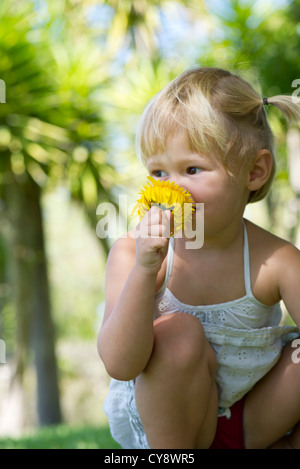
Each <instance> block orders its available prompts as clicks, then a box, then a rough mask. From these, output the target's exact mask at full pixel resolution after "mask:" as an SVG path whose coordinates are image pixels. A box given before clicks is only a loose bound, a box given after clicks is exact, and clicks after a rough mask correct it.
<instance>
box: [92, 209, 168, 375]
mask: <svg viewBox="0 0 300 469" xmlns="http://www.w3.org/2000/svg"><path fill="white" fill-rule="evenodd" d="M168 224H169V215H168V214H167V212H165V213H163V212H162V211H161V210H159V209H158V208H157V207H153V208H152V209H151V210H150V211H149V212H148V213H147V214H146V215H145V217H144V218H143V220H142V221H141V223H140V225H139V226H138V229H137V232H136V234H135V238H136V239H135V241H134V240H133V239H132V238H131V237H126V238H121V239H119V240H118V241H117V242H116V243H115V245H114V246H113V248H112V250H111V252H110V255H109V258H108V263H107V271H106V291H105V294H106V306H105V314H104V320H103V324H102V327H101V330H100V333H99V339H98V350H99V354H100V357H101V359H102V361H103V363H104V365H105V367H106V370H107V372H108V374H109V375H110V376H112V377H113V378H115V379H118V380H130V379H134V378H135V377H136V376H138V375H139V374H140V373H141V372H142V371H143V370H144V368H145V366H146V365H147V363H148V361H149V358H150V356H151V353H152V348H153V309H154V297H155V288H156V278H157V274H158V272H159V270H160V268H161V265H162V262H163V260H164V258H165V256H166V253H167V247H168V242H169V239H168V238H167V237H164V236H163V235H164V234H165V235H166V233H167V232H168V231H167V230H168ZM150 234H151V236H150Z"/></svg>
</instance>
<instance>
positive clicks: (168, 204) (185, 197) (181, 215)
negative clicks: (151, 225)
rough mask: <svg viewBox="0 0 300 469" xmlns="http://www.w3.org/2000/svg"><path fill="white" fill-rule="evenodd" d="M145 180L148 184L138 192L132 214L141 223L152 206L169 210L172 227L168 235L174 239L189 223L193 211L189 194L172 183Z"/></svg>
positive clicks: (152, 179) (149, 177)
mask: <svg viewBox="0 0 300 469" xmlns="http://www.w3.org/2000/svg"><path fill="white" fill-rule="evenodd" d="M147 179H148V182H147V184H146V185H145V186H144V189H142V190H141V191H140V195H141V197H140V198H139V199H138V200H137V204H136V205H135V207H134V208H133V212H132V214H133V213H134V212H136V211H137V212H138V216H139V220H140V221H141V220H142V218H143V217H144V216H145V214H146V213H147V212H148V210H150V208H151V206H153V205H156V206H158V207H159V208H160V209H162V210H171V212H172V225H173V226H172V228H171V233H170V235H171V237H174V235H175V234H177V233H178V231H180V230H181V229H182V228H183V227H184V226H186V223H187V222H189V221H191V218H192V211H193V210H195V209H194V206H193V200H192V198H191V194H190V193H189V192H188V191H186V190H185V189H184V188H183V187H179V185H178V184H175V182H174V181H173V182H170V181H169V180H168V181H159V180H157V179H154V178H153V177H151V176H148V177H147ZM185 204H188V205H185Z"/></svg>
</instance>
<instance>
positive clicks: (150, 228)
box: [135, 206, 171, 275]
mask: <svg viewBox="0 0 300 469" xmlns="http://www.w3.org/2000/svg"><path fill="white" fill-rule="evenodd" d="M170 224H171V212H170V210H166V211H163V210H161V209H160V208H158V207H156V206H154V207H152V208H151V209H150V210H149V211H148V212H147V213H146V215H145V216H144V218H143V219H142V221H141V222H140V223H139V225H138V226H137V228H136V232H135V240H136V264H137V265H138V266H140V267H143V268H144V269H146V271H147V272H148V273H149V274H150V275H157V274H158V272H159V270H160V268H161V265H162V263H163V260H164V258H165V257H166V255H167V252H168V245H169V239H170V230H171V228H170Z"/></svg>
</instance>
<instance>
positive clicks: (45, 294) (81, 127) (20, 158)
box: [0, 0, 115, 424]
mask: <svg viewBox="0 0 300 469" xmlns="http://www.w3.org/2000/svg"><path fill="white" fill-rule="evenodd" d="M59 3H60V4H61V3H62V2H53V3H52V7H54V6H55V5H54V4H56V6H57V5H59ZM65 6H66V7H70V5H69V3H66V4H65ZM0 21H1V28H0V57H1V59H0V77H1V79H3V80H4V82H5V84H6V95H7V96H6V101H7V102H6V104H1V105H0V150H1V158H0V197H1V198H2V200H4V202H5V210H6V215H7V217H8V219H9V221H10V225H9V229H8V230H6V232H5V234H6V239H7V243H8V244H9V246H10V252H11V256H10V257H11V260H12V264H13V276H12V278H13V292H14V300H15V304H16V311H17V354H16V355H17V368H16V369H17V371H16V377H17V378H18V379H19V380H22V376H23V372H24V369H25V367H26V364H27V359H28V349H29V344H31V346H32V350H33V351H34V357H35V367H36V374H37V388H38V392H37V395H38V410H39V420H40V423H41V424H53V423H58V422H60V421H61V410H60V402H59V386H58V371H57V364H56V357H55V332H54V325H53V320H52V314H51V305H50V292H49V282H48V273H47V256H46V249H45V239H44V231H43V215H42V208H41V196H42V193H43V190H44V188H46V187H51V186H54V185H55V184H57V182H59V181H67V184H68V187H69V190H70V193H71V194H72V196H73V197H74V198H75V199H76V200H77V201H78V202H79V203H81V204H83V205H84V207H85V208H86V210H87V213H88V214H90V217H91V219H93V223H94V226H95V207H96V204H97V201H98V202H99V200H110V199H111V196H110V189H111V188H112V186H113V181H114V175H115V173H114V170H113V168H112V167H111V166H110V165H109V164H108V163H107V161H106V153H105V132H106V130H105V125H104V121H103V118H102V116H101V103H100V99H99V93H100V91H101V87H103V86H104V85H105V83H106V81H107V73H106V62H107V60H106V57H105V56H104V54H102V53H101V51H100V50H99V49H98V48H97V49H95V47H94V45H93V43H92V42H91V40H90V39H89V36H88V34H86V36H85V39H83V38H80V39H81V40H80V41H79V40H78V39H79V38H78V37H76V28H74V29H73V28H71V27H70V25H69V24H68V23H67V21H66V19H65V17H64V16H58V17H52V18H50V20H49V18H47V17H46V18H44V17H43V15H42V14H41V13H40V12H39V11H36V10H35V8H34V5H33V4H31V3H29V2H28V1H26V0H20V1H19V2H17V4H12V3H11V2H10V1H9V0H3V1H2V2H1V5H0ZM55 27H56V28H57V27H61V28H62V31H63V33H61V35H60V38H59V40H60V42H59V40H58V39H57V40H54V37H53V36H52V35H53V31H54V30H55ZM62 39H63V44H62V42H61V41H62ZM100 241H101V243H102V245H103V247H104V249H105V252H107V250H108V245H107V240H106V239H102V240H100Z"/></svg>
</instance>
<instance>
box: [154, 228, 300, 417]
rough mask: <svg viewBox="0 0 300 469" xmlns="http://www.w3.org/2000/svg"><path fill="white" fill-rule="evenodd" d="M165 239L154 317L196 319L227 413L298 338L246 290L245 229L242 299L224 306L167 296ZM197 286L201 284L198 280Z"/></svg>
mask: <svg viewBox="0 0 300 469" xmlns="http://www.w3.org/2000/svg"><path fill="white" fill-rule="evenodd" d="M174 243H175V240H174V238H171V239H170V244H169V252H168V259H167V268H166V276H165V280H164V283H163V285H162V287H161V288H160V290H159V291H158V292H157V294H156V297H155V310H154V317H155V318H158V317H160V316H163V315H165V314H173V313H180V312H184V313H187V314H192V315H193V316H195V317H197V318H198V319H199V321H201V324H202V326H203V328H204V331H205V335H206V337H207V339H208V341H209V343H210V344H211V345H212V347H213V349H214V350H215V353H216V356H217V364H218V366H217V373H216V382H217V386H218V391H219V405H220V407H224V408H228V407H231V406H232V405H233V404H234V403H235V402H236V401H238V400H239V399H241V398H242V397H243V396H244V395H245V394H246V393H247V392H248V391H249V390H250V389H251V388H252V387H253V386H254V384H255V383H256V382H257V381H259V380H260V379H261V378H262V377H263V376H264V375H265V374H266V373H267V372H268V371H269V370H270V369H271V368H272V367H273V366H274V365H275V363H276V362H277V360H278V359H279V357H280V353H281V350H282V347H283V346H284V344H285V343H286V342H287V341H288V340H291V339H293V338H295V337H298V336H299V334H300V333H299V330H298V329H297V328H296V327H292V326H280V325H279V324H280V321H281V317H282V311H281V308H280V304H279V303H277V304H275V305H272V306H267V305H264V304H263V303H261V302H260V301H258V300H257V299H256V298H255V297H254V295H253V293H252V290H251V277H250V262H249V244H248V236H247V228H246V225H244V280H245V290H246V295H245V296H243V297H242V298H238V299H236V300H233V301H229V302H226V303H220V304H213V305H205V306H202V305H197V306H194V305H188V304H185V303H182V302H181V301H179V300H178V299H177V298H176V297H175V296H174V295H173V293H172V292H171V291H170V290H169V288H168V284H169V280H170V277H171V274H172V264H173V256H174ZM199 281H201V280H199Z"/></svg>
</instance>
